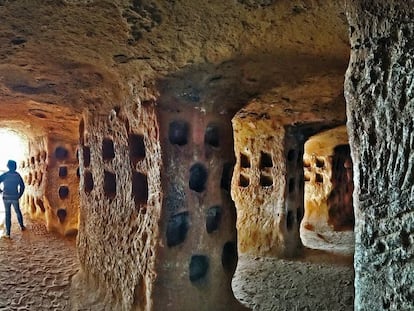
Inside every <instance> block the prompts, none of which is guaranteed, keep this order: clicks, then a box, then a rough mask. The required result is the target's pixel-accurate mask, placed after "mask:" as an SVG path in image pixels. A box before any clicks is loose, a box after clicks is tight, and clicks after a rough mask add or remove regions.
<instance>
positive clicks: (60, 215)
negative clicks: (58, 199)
mask: <svg viewBox="0 0 414 311" xmlns="http://www.w3.org/2000/svg"><path fill="white" fill-rule="evenodd" d="M56 215H57V217H58V218H59V221H60V222H61V223H62V222H64V221H65V219H66V215H67V213H66V210H65V209H62V208H60V209H58V211H57V213H56Z"/></svg>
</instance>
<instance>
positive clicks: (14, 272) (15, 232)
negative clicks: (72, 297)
mask: <svg viewBox="0 0 414 311" xmlns="http://www.w3.org/2000/svg"><path fill="white" fill-rule="evenodd" d="M26 226H27V230H26V231H23V232H21V231H20V229H19V226H18V224H17V223H13V225H12V232H11V239H10V240H9V239H5V238H1V239H0V310H7V311H14V310H16V311H37V310H39V311H40V310H42V311H46V310H55V311H58V310H69V307H68V301H69V289H70V280H71V277H72V276H73V274H75V273H76V271H77V267H78V262H77V259H76V257H75V255H76V254H75V240H74V239H72V240H68V239H62V238H60V237H58V236H57V235H54V234H50V233H47V232H46V229H45V227H44V226H43V225H41V224H37V223H34V222H26Z"/></svg>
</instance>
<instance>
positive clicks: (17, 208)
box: [13, 200, 25, 230]
mask: <svg viewBox="0 0 414 311" xmlns="http://www.w3.org/2000/svg"><path fill="white" fill-rule="evenodd" d="M13 207H14V211H15V212H16V216H17V221H18V222H19V225H20V228H21V229H22V230H24V229H25V226H24V224H23V215H22V212H21V210H20V205H19V200H13Z"/></svg>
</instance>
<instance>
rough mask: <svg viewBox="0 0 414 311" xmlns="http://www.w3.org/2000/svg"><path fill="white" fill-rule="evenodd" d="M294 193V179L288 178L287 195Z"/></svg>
mask: <svg viewBox="0 0 414 311" xmlns="http://www.w3.org/2000/svg"><path fill="white" fill-rule="evenodd" d="M294 191H295V179H294V178H290V179H289V193H292V192H294Z"/></svg>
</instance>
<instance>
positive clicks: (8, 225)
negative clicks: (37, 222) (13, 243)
mask: <svg viewBox="0 0 414 311" xmlns="http://www.w3.org/2000/svg"><path fill="white" fill-rule="evenodd" d="M3 202H4V209H5V211H6V218H5V221H6V235H8V236H10V229H11V206H12V205H13V208H14V211H15V212H16V216H17V221H18V222H19V225H20V228H22V229H23V228H24V225H23V215H22V212H21V211H20V205H19V200H3Z"/></svg>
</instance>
